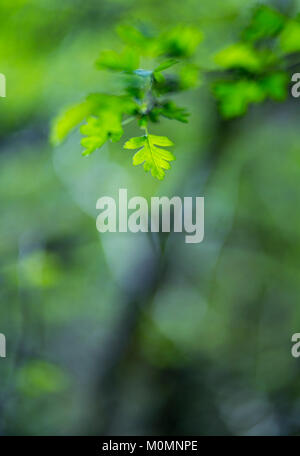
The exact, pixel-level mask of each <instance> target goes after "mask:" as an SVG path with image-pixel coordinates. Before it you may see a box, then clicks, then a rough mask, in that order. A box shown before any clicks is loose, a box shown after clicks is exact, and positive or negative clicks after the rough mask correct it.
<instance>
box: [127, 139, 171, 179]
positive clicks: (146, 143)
mask: <svg viewBox="0 0 300 456" xmlns="http://www.w3.org/2000/svg"><path fill="white" fill-rule="evenodd" d="M172 145H173V143H172V141H171V140H170V139H169V138H167V137H166V136H156V135H145V136H139V137H135V138H131V139H130V140H129V141H127V142H126V143H125V144H124V148H125V149H137V148H139V147H141V149H140V150H139V151H138V152H136V154H135V155H134V156H133V160H132V163H133V165H134V166H137V165H140V164H142V163H144V170H145V171H151V174H152V176H153V177H156V178H157V179H159V180H162V179H163V178H164V176H165V171H164V170H165V169H170V167H171V166H170V163H169V162H170V161H172V160H175V157H174V155H173V154H172V153H171V152H170V151H168V150H165V149H161V148H159V147H157V146H162V147H167V146H172Z"/></svg>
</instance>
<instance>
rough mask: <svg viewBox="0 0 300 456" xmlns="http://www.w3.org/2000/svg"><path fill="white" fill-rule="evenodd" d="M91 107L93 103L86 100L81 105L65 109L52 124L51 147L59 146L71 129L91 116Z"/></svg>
mask: <svg viewBox="0 0 300 456" xmlns="http://www.w3.org/2000/svg"><path fill="white" fill-rule="evenodd" d="M93 107H94V103H93V102H92V101H91V100H88V99H87V100H85V101H83V102H82V103H79V104H76V105H73V106H71V107H69V108H67V109H65V110H64V111H63V112H62V113H61V114H60V115H59V116H58V117H57V118H56V119H55V120H54V122H53V124H52V128H51V135H50V141H51V143H52V144H53V145H58V144H60V143H61V142H62V141H63V140H64V139H65V138H66V136H67V135H68V134H69V133H70V132H71V130H73V128H75V127H76V126H77V125H78V124H79V123H80V122H82V121H83V120H84V119H85V118H86V117H87V116H88V115H90V114H91V112H92V109H93Z"/></svg>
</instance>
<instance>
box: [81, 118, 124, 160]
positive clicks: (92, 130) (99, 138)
mask: <svg viewBox="0 0 300 456" xmlns="http://www.w3.org/2000/svg"><path fill="white" fill-rule="evenodd" d="M121 122H122V116H121V114H120V113H116V112H113V111H104V112H102V113H101V114H100V116H99V117H98V118H96V117H89V118H88V120H87V123H86V124H85V125H82V127H81V129H80V131H81V133H82V134H83V135H85V136H86V137H85V138H82V140H81V145H82V146H83V147H85V150H84V151H83V153H82V154H83V155H90V154H91V153H92V152H94V151H95V150H96V149H99V148H100V147H102V146H103V144H104V143H105V142H106V141H107V140H108V139H111V141H113V142H116V141H119V139H120V138H121V136H122V134H123V128H122V123H121Z"/></svg>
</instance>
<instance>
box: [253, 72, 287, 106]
mask: <svg viewBox="0 0 300 456" xmlns="http://www.w3.org/2000/svg"><path fill="white" fill-rule="evenodd" d="M259 84H260V86H261V87H262V88H263V90H264V93H265V95H266V96H267V97H269V98H271V99H272V100H275V101H283V100H285V99H286V97H287V95H288V84H289V77H288V75H287V73H283V72H279V73H272V74H269V75H267V76H265V77H263V78H262V79H261V80H260V81H259Z"/></svg>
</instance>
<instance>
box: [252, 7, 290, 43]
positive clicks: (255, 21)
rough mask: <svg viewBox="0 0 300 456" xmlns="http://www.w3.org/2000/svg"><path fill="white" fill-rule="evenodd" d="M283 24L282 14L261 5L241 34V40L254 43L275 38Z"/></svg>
mask: <svg viewBox="0 0 300 456" xmlns="http://www.w3.org/2000/svg"><path fill="white" fill-rule="evenodd" d="M284 23H285V18H284V16H283V15H282V14H280V13H279V12H278V11H276V10H274V9H272V8H270V7H269V6H266V5H261V6H259V7H258V8H256V10H255V11H254V14H253V17H252V20H251V23H250V25H249V26H248V27H247V28H246V29H245V31H244V33H243V38H244V39H245V40H247V41H252V42H255V41H258V40H260V39H264V38H270V37H273V36H276V35H277V34H278V33H279V32H280V30H281V29H282V28H283V26H284Z"/></svg>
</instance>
